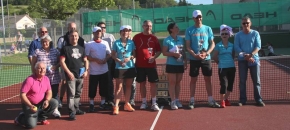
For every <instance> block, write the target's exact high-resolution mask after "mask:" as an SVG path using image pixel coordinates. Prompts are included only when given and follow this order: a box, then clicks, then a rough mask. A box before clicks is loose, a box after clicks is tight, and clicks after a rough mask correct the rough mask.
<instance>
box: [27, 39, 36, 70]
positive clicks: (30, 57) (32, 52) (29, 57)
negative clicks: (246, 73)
mask: <svg viewBox="0 0 290 130" xmlns="http://www.w3.org/2000/svg"><path fill="white" fill-rule="evenodd" d="M34 50H35V42H34V41H32V42H31V44H30V45H29V48H28V61H29V63H30V65H31V62H32V55H33V54H34Z"/></svg>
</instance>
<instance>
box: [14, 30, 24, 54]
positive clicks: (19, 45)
mask: <svg viewBox="0 0 290 130" xmlns="http://www.w3.org/2000/svg"><path fill="white" fill-rule="evenodd" d="M15 41H16V45H17V50H18V51H19V52H20V53H22V41H23V35H22V34H21V33H20V31H18V32H17V35H16V36H15Z"/></svg>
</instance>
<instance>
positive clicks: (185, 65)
mask: <svg viewBox="0 0 290 130" xmlns="http://www.w3.org/2000/svg"><path fill="white" fill-rule="evenodd" d="M183 66H184V70H186V69H187V62H185V63H184V65H183Z"/></svg>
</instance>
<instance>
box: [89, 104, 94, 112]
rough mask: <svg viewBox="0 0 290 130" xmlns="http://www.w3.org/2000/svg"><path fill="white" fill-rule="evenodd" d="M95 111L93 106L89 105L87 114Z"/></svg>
mask: <svg viewBox="0 0 290 130" xmlns="http://www.w3.org/2000/svg"><path fill="white" fill-rule="evenodd" d="M94 111H95V105H93V104H90V106H89V112H94Z"/></svg>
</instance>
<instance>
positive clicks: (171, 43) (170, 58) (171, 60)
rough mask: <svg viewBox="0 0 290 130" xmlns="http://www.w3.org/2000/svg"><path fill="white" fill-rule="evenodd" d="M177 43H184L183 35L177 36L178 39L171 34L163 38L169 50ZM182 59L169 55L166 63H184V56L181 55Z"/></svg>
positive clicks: (164, 44)
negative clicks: (178, 59)
mask: <svg viewBox="0 0 290 130" xmlns="http://www.w3.org/2000/svg"><path fill="white" fill-rule="evenodd" d="M176 45H183V46H185V45H184V41H183V39H182V38H181V37H179V36H177V40H176V41H175V40H174V39H173V38H172V37H171V36H168V37H167V38H165V39H164V40H163V46H167V47H168V50H167V52H169V50H170V49H172V48H173V47H174V46H176ZM181 58H182V60H181V61H177V59H176V58H175V57H173V56H167V60H166V64H168V65H183V57H181Z"/></svg>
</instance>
